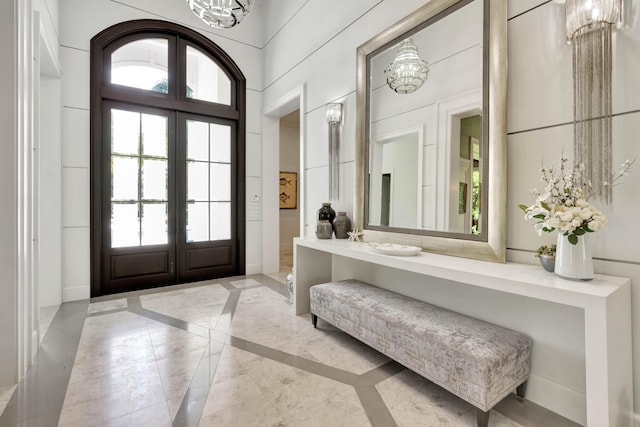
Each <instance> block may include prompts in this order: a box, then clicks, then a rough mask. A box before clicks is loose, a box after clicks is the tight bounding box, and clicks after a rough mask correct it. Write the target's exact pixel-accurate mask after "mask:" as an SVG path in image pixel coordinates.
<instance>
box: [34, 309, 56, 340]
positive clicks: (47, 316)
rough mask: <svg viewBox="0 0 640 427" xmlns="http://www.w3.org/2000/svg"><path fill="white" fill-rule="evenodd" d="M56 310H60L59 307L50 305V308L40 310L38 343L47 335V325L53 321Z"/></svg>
mask: <svg viewBox="0 0 640 427" xmlns="http://www.w3.org/2000/svg"><path fill="white" fill-rule="evenodd" d="M58 308H60V306H59V305H52V306H50V307H42V308H40V328H39V333H40V342H42V339H43V338H44V335H45V334H46V333H47V330H48V329H49V325H50V324H51V322H52V321H53V318H54V317H55V315H56V313H57V312H58Z"/></svg>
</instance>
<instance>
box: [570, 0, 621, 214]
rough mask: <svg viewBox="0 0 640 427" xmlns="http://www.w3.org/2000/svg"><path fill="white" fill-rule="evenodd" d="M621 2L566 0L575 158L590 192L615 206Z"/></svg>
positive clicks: (609, 0) (582, 183)
mask: <svg viewBox="0 0 640 427" xmlns="http://www.w3.org/2000/svg"><path fill="white" fill-rule="evenodd" d="M621 14H622V1H621V0H567V1H566V15H567V23H566V25H567V40H568V41H569V43H571V45H572V48H573V154H574V162H575V163H576V164H583V165H584V167H585V170H584V173H583V175H582V177H581V179H582V182H580V183H579V184H581V185H584V184H585V183H588V182H590V183H591V186H592V193H593V195H594V196H595V197H596V198H597V199H600V200H601V201H603V202H604V203H611V198H612V193H611V186H606V185H605V183H606V182H611V181H612V175H611V163H612V162H611V69H612V60H611V49H612V47H611V44H612V43H611V31H612V27H613V25H614V24H617V23H619V22H620V20H621Z"/></svg>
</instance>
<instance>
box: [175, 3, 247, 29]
mask: <svg viewBox="0 0 640 427" xmlns="http://www.w3.org/2000/svg"><path fill="white" fill-rule="evenodd" d="M186 1H187V4H188V5H189V7H190V8H191V11H192V12H193V13H194V14H195V15H196V16H197V17H198V18H200V19H201V20H202V21H204V23H205V24H207V25H209V26H211V27H214V28H231V27H235V26H236V25H238V24H239V23H240V22H242V20H243V19H244V18H246V16H247V15H248V14H249V12H251V8H252V7H253V3H254V1H255V0H186Z"/></svg>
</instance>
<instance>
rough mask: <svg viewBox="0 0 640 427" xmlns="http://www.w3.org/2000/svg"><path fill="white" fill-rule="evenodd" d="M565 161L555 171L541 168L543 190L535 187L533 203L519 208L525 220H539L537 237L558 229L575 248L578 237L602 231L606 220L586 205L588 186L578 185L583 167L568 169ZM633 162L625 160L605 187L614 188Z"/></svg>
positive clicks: (561, 161)
mask: <svg viewBox="0 0 640 427" xmlns="http://www.w3.org/2000/svg"><path fill="white" fill-rule="evenodd" d="M567 162H568V159H566V158H564V157H562V158H561V159H560V164H559V165H557V167H556V168H554V167H551V168H542V169H540V172H541V173H542V176H541V177H540V180H541V181H543V182H544V183H546V186H545V189H544V191H543V192H540V191H538V190H537V189H535V188H534V189H533V190H531V193H532V195H533V196H534V197H535V199H536V201H535V203H534V204H532V205H531V206H526V205H518V206H519V207H520V209H522V210H523V211H524V218H525V220H529V219H537V220H538V221H537V222H536V223H535V224H534V225H533V227H534V229H535V230H536V232H537V233H538V235H542V232H547V233H551V232H553V231H555V230H559V231H560V232H562V233H563V234H564V235H565V236H567V239H568V240H569V242H570V243H571V244H573V245H575V244H577V243H578V237H579V236H582V235H584V234H585V233H592V232H594V231H599V230H601V229H602V228H603V227H604V226H605V225H606V224H607V218H606V217H605V216H604V214H603V213H602V212H600V210H599V209H597V208H596V207H594V206H593V205H591V204H590V203H589V202H588V200H589V197H590V194H589V190H590V184H589V183H588V182H587V183H586V184H584V188H583V186H580V185H579V183H578V182H579V178H580V176H581V173H582V170H583V169H584V167H583V166H582V165H574V167H573V168H571V169H568V167H567ZM634 162H635V159H634V160H633V161H629V160H627V161H625V162H624V163H623V164H622V165H621V166H620V170H618V172H616V174H615V175H614V176H613V177H612V180H611V182H610V183H605V185H609V186H614V185H616V184H617V182H618V180H620V179H621V178H622V177H623V176H625V175H627V173H628V172H629V169H630V168H631V165H633V163H634Z"/></svg>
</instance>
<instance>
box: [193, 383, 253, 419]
mask: <svg viewBox="0 0 640 427" xmlns="http://www.w3.org/2000/svg"><path fill="white" fill-rule="evenodd" d="M254 398H260V399H264V395H263V394H262V392H261V391H260V389H259V388H258V386H257V385H256V383H255V382H254V381H253V379H252V378H251V376H250V375H247V374H244V375H238V376H237V377H234V378H230V379H228V380H226V381H221V382H214V383H213V385H212V386H211V388H210V389H209V395H208V396H207V402H206V404H205V406H204V409H203V411H202V416H203V417H207V416H208V415H211V414H214V413H216V412H220V411H222V410H223V409H227V408H229V407H232V406H234V405H236V404H238V403H241V402H243V401H245V400H253V399H254Z"/></svg>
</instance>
